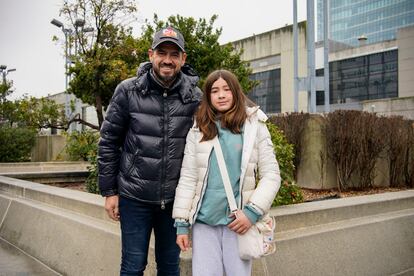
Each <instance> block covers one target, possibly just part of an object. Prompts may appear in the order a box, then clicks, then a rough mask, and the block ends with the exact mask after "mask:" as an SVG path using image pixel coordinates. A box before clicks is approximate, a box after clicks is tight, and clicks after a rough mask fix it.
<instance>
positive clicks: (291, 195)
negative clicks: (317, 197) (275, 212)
mask: <svg viewBox="0 0 414 276" xmlns="http://www.w3.org/2000/svg"><path fill="white" fill-rule="evenodd" d="M301 202H303V194H302V190H301V189H300V188H299V187H298V186H297V185H295V184H294V183H289V182H287V181H283V182H282V184H281V185H280V189H279V192H278V193H277V196H276V198H275V199H274V201H273V204H272V206H279V205H288V204H295V203H301Z"/></svg>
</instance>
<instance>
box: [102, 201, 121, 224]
mask: <svg viewBox="0 0 414 276" xmlns="http://www.w3.org/2000/svg"><path fill="white" fill-rule="evenodd" d="M118 202H119V195H113V196H107V197H106V199H105V210H106V212H107V213H108V216H109V217H110V218H111V219H113V220H115V221H119V209H118Z"/></svg>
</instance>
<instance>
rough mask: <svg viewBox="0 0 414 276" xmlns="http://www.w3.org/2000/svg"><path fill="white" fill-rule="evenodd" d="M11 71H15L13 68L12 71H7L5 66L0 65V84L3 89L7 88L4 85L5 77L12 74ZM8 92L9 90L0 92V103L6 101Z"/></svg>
mask: <svg viewBox="0 0 414 276" xmlns="http://www.w3.org/2000/svg"><path fill="white" fill-rule="evenodd" d="M13 71H16V69H15V68H13V69H7V65H0V73H1V74H2V76H3V82H2V84H4V85H5V86H4V87H5V88H7V85H6V76H7V74H8V73H10V72H13ZM8 92H9V89H7V90H5V91H2V93H1V95H0V96H1V102H2V103H4V102H5V101H6V96H7V95H8Z"/></svg>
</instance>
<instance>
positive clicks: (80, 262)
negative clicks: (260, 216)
mask: <svg viewBox="0 0 414 276" xmlns="http://www.w3.org/2000/svg"><path fill="white" fill-rule="evenodd" d="M103 204H104V200H103V198H102V197H100V196H97V195H93V194H88V193H84V192H79V191H73V190H67V189H62V188H56V187H50V186H46V185H42V184H37V183H32V182H28V181H23V180H17V179H12V178H8V177H3V176H0V238H1V239H4V240H6V241H7V242H9V243H11V244H12V245H14V246H16V247H18V248H20V249H21V250H23V251H24V252H26V253H27V254H29V255H31V256H33V257H35V258H36V259H38V260H40V261H42V262H43V263H44V264H46V265H47V266H49V267H50V268H52V269H53V270H55V271H57V272H59V273H61V274H63V275H99V276H101V275H118V274H119V262H120V250H121V248H120V233H119V225H118V224H117V223H113V222H111V221H109V219H108V218H107V216H106V213H105V210H104V208H103ZM270 213H271V215H272V216H274V217H275V218H276V221H277V228H276V245H277V248H278V250H277V253H276V254H274V255H271V256H268V257H266V258H263V259H260V260H257V261H255V262H254V264H253V275H254V276H259V275H260V276H270V275H272V276H275V275H283V276H286V275H287V276H289V275H295V276H296V275H394V274H395V275H397V274H398V275H412V274H413V273H414V247H413V244H414V231H413V229H414V190H407V191H403V192H394V193H387V194H380V195H369V196H361V197H354V198H342V199H334V200H325V201H322V202H310V203H303V204H297V205H289V206H281V207H278V208H274V209H272V210H271V212H270ZM153 248H154V246H153V244H152V243H151V245H150V252H149V263H148V267H147V272H146V276H149V275H151V276H152V275H156V271H155V264H154V250H153ZM181 275H191V253H190V252H189V253H187V254H183V255H182V256H181Z"/></svg>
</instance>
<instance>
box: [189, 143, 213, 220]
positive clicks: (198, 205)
mask: <svg viewBox="0 0 414 276" xmlns="http://www.w3.org/2000/svg"><path fill="white" fill-rule="evenodd" d="M212 152H213V148H212V149H211V151H210V155H209V157H208V163H207V170H206V174H205V175H204V177H203V187H202V188H201V193H200V199H199V201H198V202H197V207H196V210H195V212H194V215H193V221H192V222H193V224H194V223H195V220H196V218H197V214H198V211H200V208H201V201H202V200H203V197H204V193H205V192H206V187H207V176H208V173H209V171H210V161H211V153H212Z"/></svg>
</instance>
